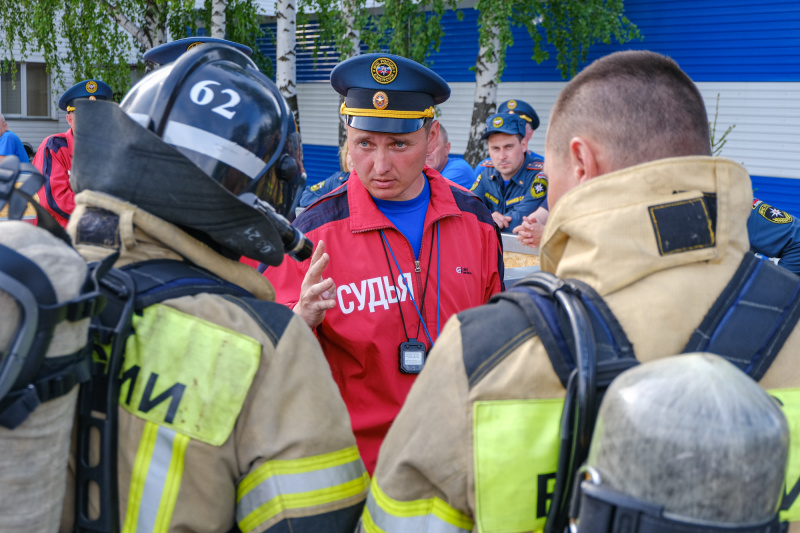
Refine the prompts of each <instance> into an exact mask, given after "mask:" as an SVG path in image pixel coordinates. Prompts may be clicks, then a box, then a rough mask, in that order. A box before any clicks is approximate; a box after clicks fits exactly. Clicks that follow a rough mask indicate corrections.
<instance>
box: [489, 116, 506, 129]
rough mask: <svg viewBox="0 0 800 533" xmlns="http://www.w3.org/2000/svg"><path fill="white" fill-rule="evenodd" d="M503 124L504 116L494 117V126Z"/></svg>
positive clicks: (497, 126)
mask: <svg viewBox="0 0 800 533" xmlns="http://www.w3.org/2000/svg"><path fill="white" fill-rule="evenodd" d="M502 125H503V117H494V120H492V126H494V127H495V128H499V127H500V126H502Z"/></svg>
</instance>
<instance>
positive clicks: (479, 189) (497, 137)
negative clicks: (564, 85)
mask: <svg viewBox="0 0 800 533" xmlns="http://www.w3.org/2000/svg"><path fill="white" fill-rule="evenodd" d="M525 128H526V126H525V121H524V120H523V119H521V118H520V117H519V116H517V115H513V114H509V113H501V114H496V115H492V116H490V117H489V118H488V119H487V120H486V131H485V132H484V134H483V136H482V137H481V138H482V139H483V140H485V141H486V145H487V147H488V148H489V155H490V156H491V158H492V163H491V166H485V167H484V169H483V171H482V172H481V173H480V174H479V175H478V177H477V178H476V179H475V183H473V184H472V187H471V190H472V192H474V193H475V195H476V196H477V197H478V198H480V199H481V201H482V202H483V204H484V205H485V206H486V207H487V208H488V209H489V210H490V211H491V212H492V218H493V219H494V221H495V224H497V227H499V228H500V230H501V231H503V232H505V233H510V232H511V231H512V230H513V229H515V228H516V227H517V226H519V225H520V224H522V220H523V217H525V216H527V215H530V214H531V213H533V212H534V211H536V210H537V209H538V208H539V207H543V206H546V205H547V204H546V201H547V179H546V178H545V177H544V175H543V174H541V170H542V161H541V160H539V159H534V158H533V157H532V156H530V155H529V154H528V153H527V148H528V144H527V141H526V140H525Z"/></svg>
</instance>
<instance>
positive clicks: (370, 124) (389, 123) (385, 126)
mask: <svg viewBox="0 0 800 533" xmlns="http://www.w3.org/2000/svg"><path fill="white" fill-rule="evenodd" d="M345 122H346V123H347V125H348V126H350V127H351V128H355V129H357V130H363V131H378V132H382V133H413V132H415V131H417V130H418V129H420V128H421V127H422V126H423V124H425V119H424V118H379V117H354V116H352V115H345Z"/></svg>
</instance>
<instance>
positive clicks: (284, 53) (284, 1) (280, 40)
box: [275, 0, 300, 131]
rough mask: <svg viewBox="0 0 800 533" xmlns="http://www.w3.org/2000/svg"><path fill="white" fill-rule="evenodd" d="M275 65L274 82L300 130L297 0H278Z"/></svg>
mask: <svg viewBox="0 0 800 533" xmlns="http://www.w3.org/2000/svg"><path fill="white" fill-rule="evenodd" d="M276 15H277V18H278V28H277V43H276V44H277V53H276V55H277V59H278V61H277V66H276V69H275V82H276V84H277V86H278V89H280V91H281V94H282V95H283V97H284V98H286V101H288V102H289V106H290V107H291V108H292V113H294V119H295V123H296V124H297V129H298V131H300V111H299V109H298V108H297V0H278V4H277V12H276Z"/></svg>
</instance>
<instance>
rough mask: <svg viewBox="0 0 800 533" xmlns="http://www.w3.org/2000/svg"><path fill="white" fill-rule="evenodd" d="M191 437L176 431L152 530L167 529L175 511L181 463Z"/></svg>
mask: <svg viewBox="0 0 800 533" xmlns="http://www.w3.org/2000/svg"><path fill="white" fill-rule="evenodd" d="M190 440H191V439H190V438H189V437H187V436H186V435H183V434H180V433H176V434H175V441H174V443H173V445H172V458H171V459H170V462H169V471H168V472H167V480H166V482H165V483H164V492H162V493H161V502H160V503H159V505H158V517H157V518H156V527H155V529H154V530H153V531H154V532H159V531H164V532H165V533H166V532H168V531H169V525H170V523H171V522H172V515H173V513H174V512H175V503H176V502H177V501H178V491H179V490H180V488H181V480H182V479H183V465H184V458H185V457H186V447H187V446H189V441H190Z"/></svg>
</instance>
